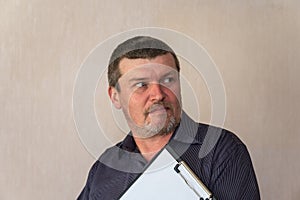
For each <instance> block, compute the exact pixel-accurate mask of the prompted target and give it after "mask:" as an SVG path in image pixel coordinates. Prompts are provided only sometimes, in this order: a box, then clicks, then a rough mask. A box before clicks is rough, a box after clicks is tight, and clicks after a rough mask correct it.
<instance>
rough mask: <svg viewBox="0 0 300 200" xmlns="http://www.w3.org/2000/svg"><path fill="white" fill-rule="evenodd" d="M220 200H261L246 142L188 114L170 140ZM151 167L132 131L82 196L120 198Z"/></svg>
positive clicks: (94, 171)
mask: <svg viewBox="0 0 300 200" xmlns="http://www.w3.org/2000/svg"><path fill="white" fill-rule="evenodd" d="M167 145H168V147H169V148H171V149H173V151H174V152H175V153H176V154H177V155H178V158H177V159H178V160H183V161H185V162H186V163H187V164H188V166H189V167H190V168H191V169H192V170H193V172H194V173H195V174H196V175H197V176H198V177H199V178H200V180H201V181H202V182H203V183H204V184H205V185H206V186H207V188H208V189H209V190H210V191H211V192H212V193H213V195H214V196H215V197H216V198H217V199H218V200H235V199H236V200H243V199H245V200H259V199H260V194H259V188H258V184H257V180H256V176H255V172H254V169H253V165H252V162H251V159H250V155H249V153H248V151H247V148H246V146H245V145H244V144H243V143H242V142H241V140H240V139H239V138H238V137H237V136H236V135H234V134H233V133H231V132H229V131H227V130H225V129H221V128H217V127H214V126H209V125H205V124H198V123H196V122H194V121H193V120H191V119H190V118H189V117H188V116H187V115H186V114H185V113H183V115H182V119H181V122H180V125H179V126H178V128H177V129H176V131H175V133H174V134H173V136H172V138H171V139H170V141H169V143H168V144H167ZM146 165H147V162H146V160H145V159H144V158H143V157H142V156H141V154H140V153H139V150H138V148H137V146H136V144H135V142H134V139H133V137H132V136H131V134H128V135H127V136H126V138H125V139H124V140H123V141H122V142H120V143H118V144H117V145H116V146H114V147H111V148H109V149H107V150H106V151H105V152H104V153H103V154H102V155H101V157H100V158H99V160H97V161H96V162H95V163H94V165H93V166H92V168H91V170H90V172H89V175H88V179H87V183H86V185H85V187H84V189H83V190H82V192H81V194H80V195H79V197H78V200H114V199H119V198H120V196H121V195H122V194H123V193H124V192H125V191H126V189H127V188H128V187H130V185H131V184H132V183H133V182H134V181H135V180H136V179H137V178H138V176H139V175H140V174H141V173H142V172H143V170H144V169H145V166H146Z"/></svg>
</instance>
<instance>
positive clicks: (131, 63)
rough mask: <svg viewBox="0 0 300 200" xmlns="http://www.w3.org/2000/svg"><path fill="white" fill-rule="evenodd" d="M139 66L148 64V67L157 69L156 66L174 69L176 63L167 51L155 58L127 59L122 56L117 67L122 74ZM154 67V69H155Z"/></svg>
mask: <svg viewBox="0 0 300 200" xmlns="http://www.w3.org/2000/svg"><path fill="white" fill-rule="evenodd" d="M141 66H148V67H147V68H148V69H154V70H158V69H159V67H158V66H168V67H170V69H173V70H174V69H175V70H177V68H176V63H175V60H174V58H173V56H172V54H170V53H167V54H164V55H160V56H157V57H155V58H151V59H148V58H137V59H128V58H123V59H122V60H121V61H120V63H119V69H120V72H121V74H122V75H124V74H126V73H128V72H130V71H132V70H133V69H135V70H134V71H136V70H137V69H138V68H140V67H141ZM155 68H156V69H155Z"/></svg>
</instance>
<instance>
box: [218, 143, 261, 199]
mask: <svg viewBox="0 0 300 200" xmlns="http://www.w3.org/2000/svg"><path fill="white" fill-rule="evenodd" d="M227 151H228V152H225V153H224V154H223V159H220V160H221V162H218V164H217V165H215V167H214V171H213V174H214V175H213V177H212V190H213V191H214V195H215V196H216V197H217V199H221V200H227V199H228V200H234V199H236V200H243V199H245V200H260V194H259V188H258V184H257V180H256V176H255V172H254V169H253V165H252V162H251V158H250V155H249V152H248V150H247V148H246V146H245V145H244V144H242V143H241V144H238V145H236V146H235V147H234V148H233V149H230V150H228V149H227Z"/></svg>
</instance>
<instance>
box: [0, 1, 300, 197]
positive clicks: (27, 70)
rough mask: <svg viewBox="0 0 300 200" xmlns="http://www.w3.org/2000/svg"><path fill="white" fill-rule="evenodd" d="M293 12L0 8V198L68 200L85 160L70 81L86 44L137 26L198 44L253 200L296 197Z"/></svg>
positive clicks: (162, 4) (140, 5) (108, 4)
mask: <svg viewBox="0 0 300 200" xmlns="http://www.w3.org/2000/svg"><path fill="white" fill-rule="evenodd" d="M299 9H300V2H299V1H297V0H294V1H293V0H252V1H246V0H232V1H229V0H219V1H217V0H190V1H183V0H165V1H160V0H153V1H140V0H127V1H117V0H85V1H83V0H81V1H80V0H51V1H50V0H44V1H40V0H27V1H21V0H12V1H8V0H6V1H5V0H0V95H1V98H0V106H1V107H0V109H1V110H0V111H1V115H0V137H1V139H0V157H1V164H0V199H4V200H8V199H9V200H11V199H13V200H14V199H75V198H76V197H77V195H78V194H79V192H80V191H81V189H82V187H83V186H84V184H85V181H86V177H87V173H88V170H89V168H90V167H91V165H92V163H93V162H94V158H93V157H92V156H91V155H90V154H89V152H88V151H87V150H86V149H85V147H84V146H83V144H82V143H81V142H80V139H79V137H78V134H77V132H76V128H75V125H74V121H73V115H72V91H73V85H74V82H75V79H76V73H77V72H78V70H79V68H80V65H81V63H82V62H83V60H84V59H85V58H86V57H87V55H88V54H89V52H90V51H91V50H92V49H93V48H94V47H95V46H96V45H97V44H99V43H100V42H102V41H104V40H105V39H107V38H108V37H110V36H111V35H114V34H117V33H119V32H122V31H126V30H129V29H132V28H139V27H145V26H155V27H163V28H169V29H173V30H176V31H179V32H182V33H184V34H186V35H189V36H190V37H192V38H193V39H195V40H196V41H197V42H198V43H200V44H202V45H203V46H204V47H205V48H206V50H207V51H208V52H209V54H210V56H211V57H212V58H213V60H214V62H215V63H216V65H217V66H218V68H219V71H220V73H221V75H222V77H223V81H224V84H225V88H226V95H227V107H226V108H227V113H226V114H227V115H226V121H225V124H224V126H225V127H226V128H228V129H230V130H232V131H234V132H235V133H236V134H237V135H238V136H239V137H240V138H241V139H242V140H243V141H244V142H245V143H246V144H247V146H248V149H249V152H250V154H251V156H252V160H253V164H254V167H255V170H256V174H257V177H258V181H259V186H260V189H261V196H262V199H278V198H280V199H291V200H296V199H299V197H300V189H299V188H300V176H299V169H300V160H299V159H298V156H297V155H298V154H299V151H300V147H299V144H300V135H299V131H300V129H299V122H300V115H299V111H300V106H299V101H300V90H299V84H300V80H299V79H298V76H299V74H300V67H299V64H300V56H299V54H300V53H299V49H300V10H299ZM202 107H204V108H203V109H204V111H205V105H204V104H203V105H202ZM108 109H110V108H108ZM104 113H105V112H104ZM100 115H101V113H100ZM205 120H206V119H205V117H204V121H205Z"/></svg>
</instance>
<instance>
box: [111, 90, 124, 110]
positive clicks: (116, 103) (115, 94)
mask: <svg viewBox="0 0 300 200" xmlns="http://www.w3.org/2000/svg"><path fill="white" fill-rule="evenodd" d="M108 95H109V98H110V100H111V102H112V103H113V104H114V106H115V107H116V108H117V109H121V108H122V106H121V103H120V98H119V92H118V91H117V89H116V88H115V87H112V86H109V88H108Z"/></svg>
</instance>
